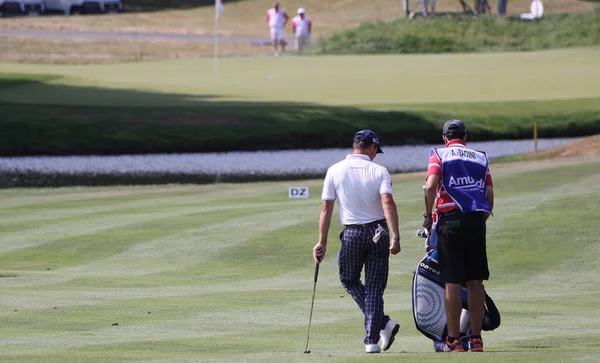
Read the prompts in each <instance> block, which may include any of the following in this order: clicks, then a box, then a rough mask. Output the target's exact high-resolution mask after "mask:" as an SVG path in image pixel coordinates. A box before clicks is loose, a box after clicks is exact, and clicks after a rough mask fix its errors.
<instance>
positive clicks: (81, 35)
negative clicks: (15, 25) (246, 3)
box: [0, 28, 270, 45]
mask: <svg viewBox="0 0 600 363" xmlns="http://www.w3.org/2000/svg"><path fill="white" fill-rule="evenodd" d="M0 36H3V37H30V38H53V39H92V40H175V41H184V42H206V43H212V42H214V41H215V37H214V35H199V34H167V33H135V32H106V31H79V30H45V29H1V28H0ZM219 42H223V43H251V44H255V45H263V44H265V43H267V44H268V43H270V41H269V39H267V38H262V37H253V36H244V35H235V36H220V37H219Z"/></svg>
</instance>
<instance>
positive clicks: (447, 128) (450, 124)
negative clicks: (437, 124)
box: [442, 120, 467, 135]
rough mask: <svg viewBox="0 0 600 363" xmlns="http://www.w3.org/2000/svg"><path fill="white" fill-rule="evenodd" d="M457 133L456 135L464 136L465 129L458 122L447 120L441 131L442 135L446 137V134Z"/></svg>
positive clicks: (463, 125) (460, 122)
mask: <svg viewBox="0 0 600 363" xmlns="http://www.w3.org/2000/svg"><path fill="white" fill-rule="evenodd" d="M451 132H452V133H458V134H466V133H467V127H466V126H465V124H464V123H463V122H462V121H460V120H448V121H446V123H445V124H444V128H443V129H442V134H443V135H446V134H448V133H451Z"/></svg>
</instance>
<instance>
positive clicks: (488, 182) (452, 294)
mask: <svg viewBox="0 0 600 363" xmlns="http://www.w3.org/2000/svg"><path fill="white" fill-rule="evenodd" d="M442 132H443V136H442V138H443V140H444V142H445V143H446V147H445V148H439V149H435V148H433V149H431V151H430V158H429V167H428V169H427V176H426V183H425V185H426V193H427V206H426V208H425V213H424V214H423V217H424V218H425V221H424V222H423V227H425V228H427V229H428V230H429V229H431V225H432V209H433V204H434V199H435V197H436V195H437V200H436V202H435V212H436V214H437V217H438V219H437V223H436V227H435V228H436V230H435V232H436V233H437V238H438V247H437V248H438V261H439V264H440V270H441V275H442V281H443V282H444V283H445V289H446V295H445V300H446V301H445V302H446V320H447V324H448V335H447V337H446V341H445V343H444V345H443V346H442V347H441V351H444V352H462V351H464V350H463V347H462V345H461V343H460V341H459V340H458V337H459V333H460V331H459V325H460V315H461V311H462V296H461V287H462V285H463V284H466V286H467V298H468V305H469V315H470V323H471V338H470V340H469V345H470V349H471V351H473V352H483V340H482V338H481V326H482V320H483V313H484V310H485V307H484V301H485V293H484V290H483V281H482V280H487V279H488V278H489V275H490V273H489V270H488V261H487V254H486V240H485V239H486V226H485V223H486V220H487V218H488V217H489V216H490V214H491V213H492V208H493V206H494V190H493V184H492V176H491V174H490V171H489V168H488V159H487V156H486V155H485V153H483V152H480V151H475V150H472V149H469V148H467V147H466V144H465V142H466V140H467V128H466V126H465V124H464V123H462V122H461V121H459V120H450V121H447V122H446V123H445V124H444V128H443V130H442Z"/></svg>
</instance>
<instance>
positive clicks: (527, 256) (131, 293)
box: [0, 156, 600, 363]
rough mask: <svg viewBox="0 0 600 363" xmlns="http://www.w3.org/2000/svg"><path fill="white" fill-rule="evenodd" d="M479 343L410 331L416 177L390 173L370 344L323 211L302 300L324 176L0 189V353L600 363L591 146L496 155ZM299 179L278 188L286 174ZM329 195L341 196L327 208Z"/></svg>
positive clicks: (89, 358)
mask: <svg viewBox="0 0 600 363" xmlns="http://www.w3.org/2000/svg"><path fill="white" fill-rule="evenodd" d="M492 172H493V174H494V182H495V183H494V184H495V190H496V195H497V200H496V208H495V210H494V212H495V216H494V217H493V218H491V219H490V221H489V222H488V236H489V242H488V250H489V257H490V269H491V279H490V281H488V282H487V283H486V290H487V291H488V293H489V294H490V295H491V296H492V297H493V298H494V300H495V301H496V304H497V305H498V307H499V309H500V312H501V314H502V325H501V326H500V327H499V328H498V329H497V330H496V331H494V332H488V333H487V334H485V335H484V338H485V342H486V353H483V354H472V353H465V354H462V355H460V357H456V356H452V357H448V356H446V355H441V354H435V353H433V348H432V344H431V343H430V341H429V340H428V339H427V338H425V337H424V336H422V335H421V334H420V333H418V332H417V330H416V329H415V328H414V322H413V318H412V312H411V300H410V291H411V290H410V289H411V279H412V272H413V270H414V269H415V267H416V264H417V262H418V261H419V259H420V258H421V257H422V256H423V254H424V249H423V241H422V240H421V239H419V238H416V237H414V232H415V230H416V229H417V228H419V227H420V224H421V218H420V215H421V212H422V203H423V201H422V194H421V184H422V180H423V175H422V174H420V173H419V174H406V175H395V176H394V191H395V197H396V200H397V203H398V209H399V214H400V220H401V234H402V241H401V243H402V252H401V253H400V255H399V256H393V257H392V258H391V275H390V280H389V286H388V289H387V290H386V296H385V299H386V310H387V312H388V313H389V314H390V315H391V316H392V317H393V318H394V319H395V320H397V321H398V322H399V323H400V325H401V330H400V333H399V336H398V337H397V338H396V343H394V346H393V347H392V348H391V349H390V350H389V351H388V352H385V353H382V354H381V355H379V356H377V357H371V356H369V357H367V356H365V354H364V346H363V345H362V335H363V330H362V322H361V316H360V314H359V311H358V309H357V308H356V307H355V305H354V302H353V301H352V300H351V299H350V298H349V296H348V295H346V293H345V292H344V291H343V289H342V287H341V286H340V283H339V281H338V279H337V267H336V262H335V256H336V253H337V250H338V247H339V242H337V241H335V236H336V234H337V232H336V231H338V230H339V219H337V217H336V219H335V220H334V224H333V226H332V233H331V234H330V235H331V238H332V240H331V243H330V249H329V251H328V253H327V255H326V257H325V261H324V263H323V265H322V266H321V269H320V274H319V281H318V284H317V290H316V298H315V306H314V315H313V320H312V328H311V340H310V342H311V343H310V348H311V349H312V354H311V355H310V356H308V355H304V354H302V352H303V351H304V347H305V343H306V328H307V324H308V316H309V312H310V302H311V297H312V287H313V272H314V265H313V263H312V259H311V254H310V250H311V248H312V246H313V245H314V243H315V242H316V238H317V220H318V213H319V209H320V205H321V203H320V191H321V190H320V189H321V185H322V181H321V180H308V181H296V182H276V183H246V184H237V185H233V184H215V185H202V186H200V185H181V186H176V185H171V186H154V187H153V186H147V187H118V188H62V189H11V190H0V230H1V233H0V253H1V256H0V258H1V260H2V267H1V268H0V276H1V278H0V284H1V287H2V288H1V289H0V294H1V298H0V301H1V306H2V310H1V312H0V314H1V321H2V324H0V335H1V336H2V343H3V344H2V350H1V351H0V360H1V361H2V362H20V361H23V362H61V363H62V362H80V361H86V362H109V361H113V362H116V361H122V362H129V361H131V362H133V361H137V362H167V361H169V362H171V361H173V362H196V361H222V362H227V361H247V362H257V361H270V362H290V361H298V362H308V361H311V362H312V361H340V362H341V361H344V362H346V361H354V362H357V361H372V360H373V358H377V359H378V361H386V362H392V361H394V362H398V361H404V362H431V361H436V362H437V361H440V362H441V361H447V360H448V359H450V360H452V361H457V362H458V361H460V362H481V361H498V362H506V361H513V362H516V361H518V362H559V361H560V362H565V361H597V360H600V347H599V346H598V336H599V334H600V329H599V328H598V326H599V325H600V316H599V315H598V312H597V306H598V300H599V299H600V290H599V288H598V284H599V283H600V273H599V271H598V269H597V256H598V253H599V252H600V243H599V242H598V232H599V229H598V225H597V221H596V219H597V216H598V215H600V209H599V206H600V157H599V156H592V157H587V158H582V157H579V158H570V159H559V160H552V161H538V162H530V163H514V164H498V165H492ZM290 186H309V187H310V198H309V199H305V200H290V199H288V198H287V188H288V187H290ZM336 210H337V207H336Z"/></svg>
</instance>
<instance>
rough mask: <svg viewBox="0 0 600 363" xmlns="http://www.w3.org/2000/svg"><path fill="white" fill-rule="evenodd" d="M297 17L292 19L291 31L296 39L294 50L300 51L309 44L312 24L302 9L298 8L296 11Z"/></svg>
mask: <svg viewBox="0 0 600 363" xmlns="http://www.w3.org/2000/svg"><path fill="white" fill-rule="evenodd" d="M297 13H298V15H296V16H294V17H293V18H292V22H291V25H292V30H293V31H294V36H295V37H296V50H297V51H302V50H303V49H304V48H306V47H308V45H309V44H310V33H311V31H312V22H311V21H310V18H309V17H307V16H306V11H305V10H304V8H299V9H298V11H297Z"/></svg>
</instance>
